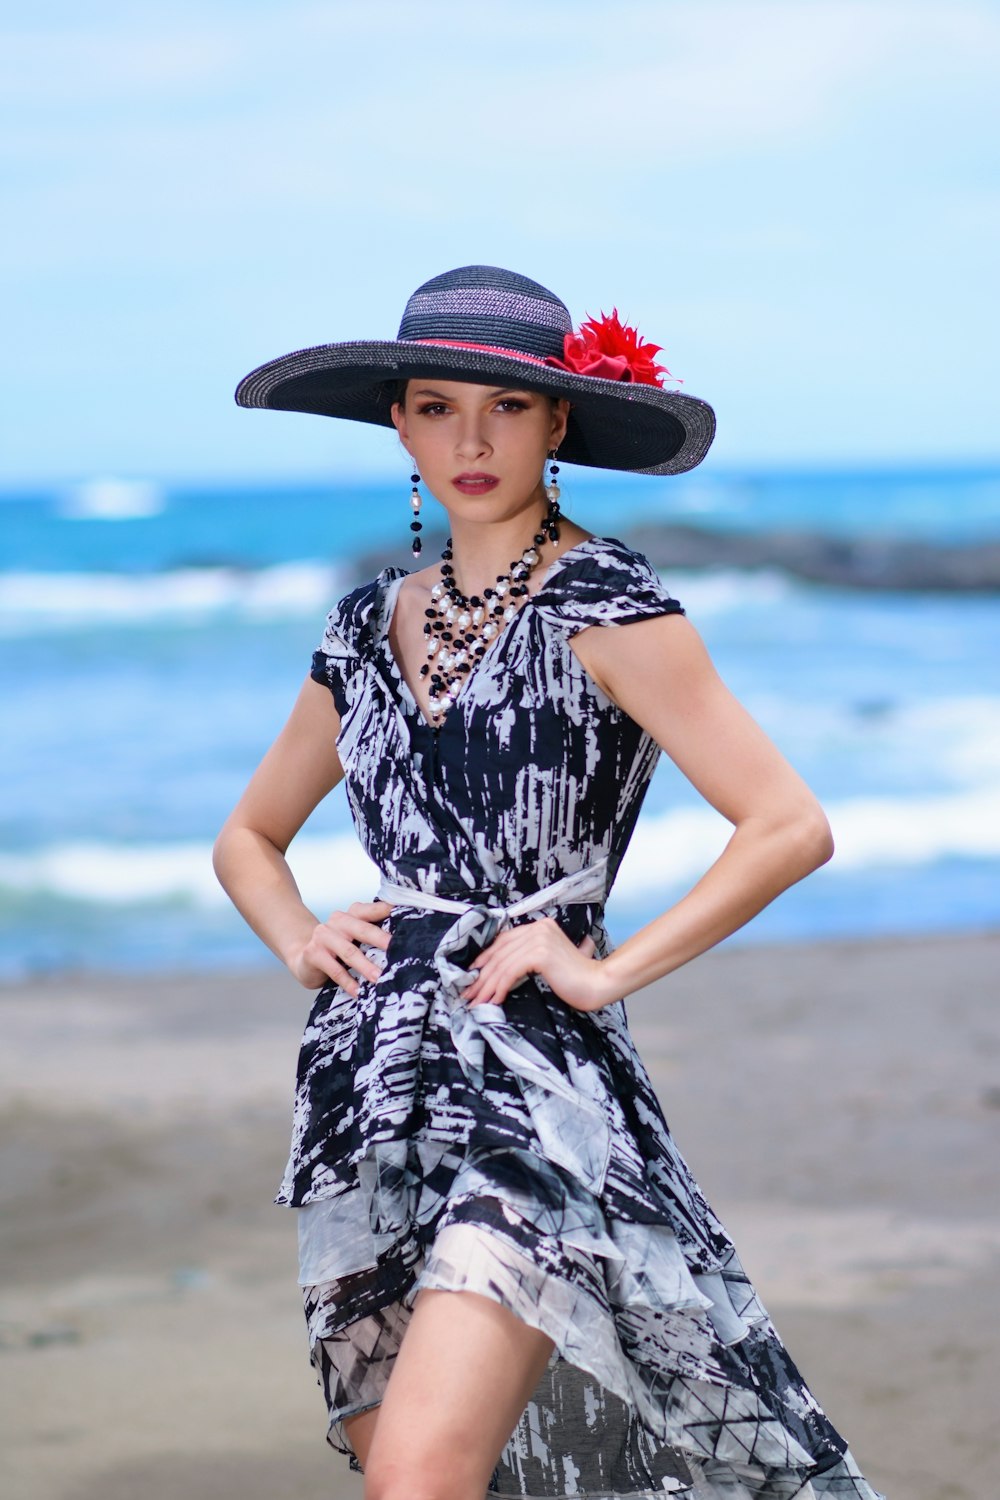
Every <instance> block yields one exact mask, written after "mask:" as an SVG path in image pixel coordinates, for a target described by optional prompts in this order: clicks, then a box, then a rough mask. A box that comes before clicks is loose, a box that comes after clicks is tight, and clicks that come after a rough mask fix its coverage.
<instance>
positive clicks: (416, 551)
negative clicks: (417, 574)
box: [410, 536, 421, 557]
mask: <svg viewBox="0 0 1000 1500" xmlns="http://www.w3.org/2000/svg"><path fill="white" fill-rule="evenodd" d="M410 551H411V552H412V553H413V555H414V557H419V556H420V551H421V541H420V538H419V537H418V536H415V537H414V538H413V546H412V547H411V548H410Z"/></svg>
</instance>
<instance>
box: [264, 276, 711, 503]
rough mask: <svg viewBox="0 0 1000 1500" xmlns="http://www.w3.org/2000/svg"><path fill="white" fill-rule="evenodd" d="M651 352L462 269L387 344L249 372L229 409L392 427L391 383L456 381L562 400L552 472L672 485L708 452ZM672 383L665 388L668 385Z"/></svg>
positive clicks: (634, 337) (519, 287)
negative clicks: (565, 417) (565, 407)
mask: <svg viewBox="0 0 1000 1500" xmlns="http://www.w3.org/2000/svg"><path fill="white" fill-rule="evenodd" d="M659 352H660V346H659V345H657V344H650V343H646V342H645V341H644V340H642V339H641V338H640V337H639V336H638V334H637V333H636V331H635V329H633V328H629V327H626V326H624V325H623V324H622V323H621V322H620V321H619V319H618V314H617V309H616V310H615V312H614V313H613V314H612V315H611V316H610V317H609V316H603V315H602V319H601V320H594V319H591V320H589V321H588V322H586V323H584V324H583V325H582V327H581V329H580V330H579V331H578V332H575V331H574V329H573V320H572V318H571V317H570V315H569V312H568V311H567V309H566V307H565V305H564V304H563V303H562V302H561V301H560V300H559V298H558V297H557V296H555V294H554V293H553V292H550V291H548V290H547V289H546V288H545V287H543V286H540V285H539V284H538V282H537V281H531V280H529V279H528V277H527V276H519V275H517V274H516V272H514V271H504V270H501V269H500V268H499V267H497V266H462V267H460V268H459V269H457V270H454V271H446V272H445V273H444V274H443V275H441V276H435V277H433V279H432V280H430V281H427V282H425V283H424V285H423V286H421V287H418V288H417V290H416V291H415V292H414V293H413V296H412V297H411V298H410V300H409V302H407V304H406V310H405V312H404V313H403V320H402V322H401V323H400V325H399V334H398V337H397V338H396V339H394V340H392V339H368V340H361V341H355V342H349V343H338V344H318V345H316V346H315V347H314V348H310V349H299V350H297V351H296V352H295V353H293V354H284V355H282V356H281V357H280V358H279V359H272V360H269V361H268V362H267V364H263V365H260V366H258V368H257V369H256V370H252V371H251V372H250V374H249V375H247V376H245V377H244V379H243V380H241V381H240V383H239V385H238V386H237V388H236V400H237V402H238V404H239V405H240V406H267V407H272V408H274V409H276V410H278V411H304V412H316V413H318V414H320V415H322V416H328V417H347V418H349V419H350V420H352V421H355V422H376V423H379V424H380V425H382V426H386V427H389V426H391V425H392V418H391V416H390V407H391V406H392V402H393V401H394V400H395V383H396V382H398V381H400V380H407V379H413V378H419V379H428V378H433V377H434V376H437V377H438V379H441V380H467V381H471V382H473V383H475V384H479V385H487V384H489V385H492V384H497V385H503V386H505V387H507V386H509V387H512V388H517V387H520V388H522V389H528V390H535V391H543V392H546V393H547V394H549V395H552V396H565V397H566V398H567V399H568V400H569V401H570V403H571V408H570V414H569V425H568V427H567V431H566V436H565V438H564V439H563V441H562V443H561V444H560V446H559V458H560V461H562V460H565V461H566V462H568V463H577V464H587V465H590V466H592V467H594V468H599V469H630V470H634V471H636V472H638V473H640V474H682V473H684V472H685V470H687V469H693V468H694V466H695V465H696V464H699V463H701V460H702V459H703V458H704V457H705V454H706V453H707V452H708V449H709V446H710V445H711V442H712V438H713V437H714V435H715V414H714V412H713V411H712V408H711V407H710V406H709V405H708V403H707V402H705V401H701V400H699V399H698V397H697V396H688V395H682V394H681V393H680V392H679V391H673V390H666V389H664V387H663V386H662V384H661V383H660V381H661V378H662V377H663V376H664V375H667V374H668V373H669V372H667V371H666V370H665V369H664V368H663V367H662V366H660V365H657V364H655V363H654V361H653V356H654V355H655V354H658V353H659ZM671 378H673V377H671Z"/></svg>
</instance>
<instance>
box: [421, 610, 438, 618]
mask: <svg viewBox="0 0 1000 1500" xmlns="http://www.w3.org/2000/svg"><path fill="white" fill-rule="evenodd" d="M424 614H425V615H426V616H427V617H428V619H430V620H436V619H437V610H436V609H425V610H424Z"/></svg>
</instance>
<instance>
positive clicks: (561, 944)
mask: <svg viewBox="0 0 1000 1500" xmlns="http://www.w3.org/2000/svg"><path fill="white" fill-rule="evenodd" d="M595 952H596V949H595V947H594V940H593V938H591V937H585V938H584V939H583V941H582V942H581V943H580V944H579V946H577V945H576V944H574V943H573V941H572V940H571V939H570V938H568V937H567V936H566V934H565V933H564V932H563V930H562V928H561V927H560V926H559V924H558V922H556V920H555V918H554V917H539V918H538V919H537V920H535V921H532V922H525V923H524V925H523V926H521V927H511V928H509V929H508V930H507V931H506V932H501V933H500V935H499V936H498V937H496V938H494V940H493V942H492V943H490V945H489V947H488V948H484V949H483V951H482V952H481V953H480V955H479V957H478V958H477V959H476V963H475V968H476V969H477V971H478V973H477V977H476V978H475V980H474V981H473V982H472V984H471V985H470V986H469V987H468V989H467V990H465V991H464V992H463V993H464V999H465V1001H466V1002H467V1004H469V1005H502V1004H503V1002H504V1001H505V1000H506V998H507V996H508V995H509V994H510V992H511V990H513V989H516V988H517V986H518V985H519V984H520V983H521V981H522V980H523V979H526V978H527V976H528V975H529V974H540V975H541V977H542V978H543V979H544V980H545V982H546V984H547V985H548V986H549V988H550V989H551V990H553V991H554V992H555V994H557V995H558V996H559V998H560V1000H565V1002H566V1004H567V1005H570V1006H572V1008H573V1009H574V1010H600V1009H601V1007H602V1006H604V1005H608V1004H610V1002H611V1001H612V1000H615V999H617V998H618V997H617V996H616V995H612V994H611V993H609V987H608V985H607V983H606V981H605V976H604V975H603V974H602V972H601V960H600V959H599V958H595V957H594V954H595Z"/></svg>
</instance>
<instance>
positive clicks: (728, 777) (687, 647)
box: [465, 614, 833, 1010]
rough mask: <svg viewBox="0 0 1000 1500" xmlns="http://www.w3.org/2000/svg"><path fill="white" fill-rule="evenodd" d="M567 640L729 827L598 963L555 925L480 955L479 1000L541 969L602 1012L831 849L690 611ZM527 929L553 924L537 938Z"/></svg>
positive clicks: (567, 994)
mask: <svg viewBox="0 0 1000 1500" xmlns="http://www.w3.org/2000/svg"><path fill="white" fill-rule="evenodd" d="M572 644H573V649H574V650H575V652H576V654H577V656H578V657H579V659H580V661H581V662H582V664H583V666H584V667H585V668H586V670H587V672H588V673H589V674H590V676H591V677H592V678H593V679H594V681H595V682H596V683H597V684H598V685H599V686H600V687H601V688H602V690H603V691H604V692H605V693H606V694H607V695H608V697H609V698H611V699H613V700H614V702H615V703H617V704H618V706H619V707H620V708H622V709H624V711H625V712H626V713H627V714H628V715H629V716H630V717H631V718H633V719H635V720H636V722H637V723H639V724H641V725H642V727H643V728H644V729H646V730H647V731H648V732H649V734H651V735H652V736H653V738H654V739H655V740H656V741H657V743H658V744H659V745H660V746H661V747H662V749H663V750H664V751H665V752H666V753H667V754H668V755H669V756H670V758H671V760H673V761H674V762H675V764H676V765H677V766H678V767H679V769H680V770H681V771H682V772H683V773H684V775H685V776H686V777H687V778H688V780H689V781H690V782H691V783H692V785H693V786H695V787H696V788H697V790H698V791H699V792H700V793H701V795H702V796H703V797H704V798H705V799H706V801H708V802H710V803H711V805H712V806H713V807H714V808H716V809H717V810H718V811H719V812H720V813H722V815H723V817H725V818H727V819H728V820H729V822H730V823H732V824H733V826H734V831H733V834H732V836H731V838H730V839H729V842H728V843H727V845H726V847H725V849H724V850H723V852H722V854H721V855H720V856H719V858H718V859H717V860H716V861H715V863H714V864H713V865H712V866H711V867H710V868H709V869H708V870H707V871H706V872H705V874H704V875H703V876H702V877H701V879H700V880H699V881H698V882H697V884H696V885H695V886H693V887H692V889H691V890H690V891H688V893H687V894H686V895H685V896H683V897H682V898H681V900H679V901H678V902H677V903H676V904H675V905H674V906H672V907H670V909H669V910H668V911H666V912H664V913H663V915H662V916H659V917H656V918H655V919H654V920H653V921H652V922H650V923H648V924H647V925H646V926H645V927H642V928H640V930H639V931H638V932H636V933H633V935H632V936H631V937H629V938H627V939H626V940H625V942H623V943H622V944H621V946H620V947H619V948H616V949H615V951H614V952H613V953H611V954H609V956H608V957H607V958H605V959H602V960H600V961H599V962H595V961H594V960H593V959H592V958H591V957H590V953H589V952H588V951H587V950H586V949H577V948H575V947H574V946H573V945H572V944H571V943H570V942H569V940H568V939H566V938H565V937H564V935H563V934H562V933H561V931H560V930H559V928H558V927H557V926H556V924H555V923H554V922H549V921H541V922H535V923H531V924H526V925H525V926H523V927H518V928H515V929H513V930H511V931H509V932H506V933H503V934H501V936H500V937H499V938H497V940H496V941H495V942H494V943H492V944H491V945H490V947H489V948H488V949H485V950H484V951H483V954H482V955H481V956H480V959H479V961H478V968H479V977H478V979H477V980H476V981H475V983H474V984H473V985H472V986H471V987H470V988H469V989H468V990H467V991H466V992H465V993H466V998H467V999H468V1000H470V1001H472V1002H474V1003H476V1002H478V1003H483V1002H485V1001H490V1000H492V1001H493V1002H494V1003H500V1002H501V1001H502V1000H503V999H504V998H506V995H507V993H508V992H509V991H510V989H512V988H513V986H514V985H515V984H517V983H518V982H519V980H520V979H521V978H523V977H524V975H525V974H527V973H529V972H534V973H540V974H542V976H543V977H544V978H545V979H546V981H547V983H549V984H550V985H551V987H552V988H553V989H554V990H555V992H556V993H557V994H559V995H561V996H562V998H563V999H565V1000H566V1001H567V1002H568V1003H569V1004H571V1005H574V1006H575V1007H576V1008H578V1009H581V1010H597V1009H600V1007H601V1006H603V1005H607V1004H609V1003H610V1002H611V1001H613V1000H620V999H623V998H624V997H625V996H626V995H629V994H631V993H632V991H633V990H637V989H641V988H642V987H643V986H644V985H647V984H651V983H652V982H653V980H654V979H659V978H661V977H662V975H664V974H669V973H670V972H671V970H673V969H677V968H679V967H680V966H681V964H685V963H687V962H688V961H689V959H692V958H694V957H696V956H697V955H698V954H699V953H704V951H705V950H706V949H707V948H711V947H713V946H714V944H716V943H718V942H721V941H722V939H723V938H725V937H728V936H729V934H730V933H731V932H735V931H736V930H737V928H739V927H742V926H743V925H744V923H746V922H748V921H749V920H750V918H751V917H754V916H756V914H757V913H758V912H759V911H761V910H762V908H763V907H765V906H767V904H768V903H769V902H770V901H773V900H774V898H775V897H776V896H778V895H780V894H781V892H782V891H784V890H787V888H788V887H789V886H790V885H794V884H795V882H796V881H798V880H801V879H802V878H803V877H804V876H806V875H808V874H809V873H810V872H811V871H813V870H815V869H817V868H818V866H819V865H821V864H824V863H825V862H826V860H828V859H829V858H830V856H831V854H832V853H833V838H832V836H831V833H830V825H829V823H828V822H827V820H826V817H825V815H824V813H823V810H822V808H821V807H820V805H819V803H818V802H817V800H816V798H815V797H814V796H813V794H812V792H811V791H810V790H809V788H808V787H807V786H806V784H805V782H804V781H803V780H802V778H801V777H800V776H799V775H798V773H797V772H796V771H795V770H794V769H793V768H792V766H790V765H789V763H788V761H787V760H785V758H784V756H783V755H782V754H781V752H780V751H779V750H778V749H777V747H776V746H775V745H774V744H772V742H771V741H770V740H769V739H768V737H767V735H766V734H765V733H764V731H763V730H762V729H761V728H760V726H759V725H758V724H757V723H756V722H755V721H754V719H753V718H751V716H750V714H749V713H747V711H746V709H745V708H744V707H743V706H742V704H741V703H739V702H738V700H737V699H736V698H734V697H733V695H732V693H731V692H730V691H729V689H728V688H727V687H726V685H725V683H724V682H723V681H722V679H721V678H720V676H719V674H718V672H717V671H716V670H715V667H714V666H713V664H712V661H711V658H710V657H709V654H708V652H707V651H706V649H705V646H704V644H703V642H702V640H701V637H700V636H699V634H698V632H697V631H696V630H695V628H694V626H693V625H692V624H691V623H690V621H689V620H687V619H686V618H685V617H684V616H683V615H677V614H674V615H657V616H655V617H653V618H651V619H648V620H639V621H635V622H633V623H632V624H628V625H617V626H611V627H606V626H593V627H590V628H588V629H586V630H584V631H581V632H579V633H578V634H577V635H576V636H575V637H574V638H573V642H572ZM532 927H534V928H538V929H542V928H552V929H554V930H553V931H549V932H542V931H538V932H536V933H534V934H533V933H532V932H531V928H532ZM560 938H561V939H562V941H561V942H560ZM591 951H592V950H591ZM532 958H534V959H535V960H536V961H534V962H530V960H531V959H532ZM529 963H530V966H528V967H526V965H529ZM519 968H520V969H521V972H520V973H518V972H517V971H518V969H519Z"/></svg>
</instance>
